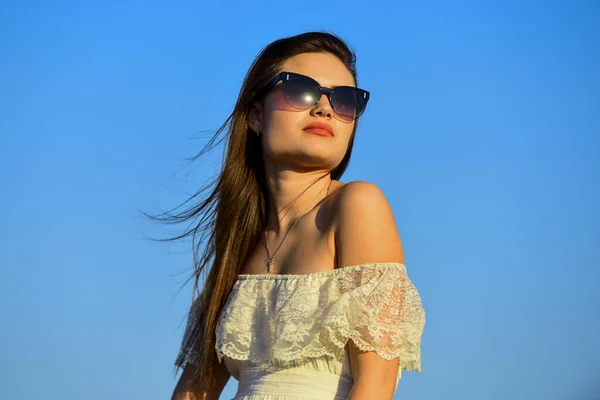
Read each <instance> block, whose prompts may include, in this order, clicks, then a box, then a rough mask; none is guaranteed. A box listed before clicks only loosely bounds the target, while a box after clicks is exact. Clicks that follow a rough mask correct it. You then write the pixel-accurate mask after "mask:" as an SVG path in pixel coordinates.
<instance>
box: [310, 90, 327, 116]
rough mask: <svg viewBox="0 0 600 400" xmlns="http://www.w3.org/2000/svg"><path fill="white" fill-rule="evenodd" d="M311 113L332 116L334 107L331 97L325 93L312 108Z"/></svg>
mask: <svg viewBox="0 0 600 400" xmlns="http://www.w3.org/2000/svg"><path fill="white" fill-rule="evenodd" d="M310 114H311V115H313V116H319V117H325V118H331V117H332V116H333V109H332V108H331V103H330V102H329V97H328V96H327V95H326V94H325V93H323V94H321V99H320V100H319V102H318V103H317V104H316V105H315V106H314V107H313V108H312V109H311V110H310Z"/></svg>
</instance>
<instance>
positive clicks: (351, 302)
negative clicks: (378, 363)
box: [330, 264, 425, 378]
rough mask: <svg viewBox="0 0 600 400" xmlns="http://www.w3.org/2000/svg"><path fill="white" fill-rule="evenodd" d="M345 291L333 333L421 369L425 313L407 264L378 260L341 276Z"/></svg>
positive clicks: (406, 367) (402, 366)
mask: <svg viewBox="0 0 600 400" xmlns="http://www.w3.org/2000/svg"><path fill="white" fill-rule="evenodd" d="M339 279H340V281H339V285H340V289H341V292H342V295H341V297H340V300H339V302H338V304H337V306H338V307H341V308H342V309H341V310H340V309H338V311H340V312H333V313H332V314H330V316H331V317H334V318H336V319H337V321H336V322H337V325H338V326H337V328H338V329H336V330H335V331H334V332H336V333H337V334H338V335H340V337H339V340H340V342H341V343H345V342H346V341H347V339H352V341H353V342H354V343H355V344H356V346H357V347H358V348H359V349H360V350H363V351H375V352H376V353H377V354H378V355H380V356H381V357H383V358H385V359H386V360H391V359H394V358H398V359H399V370H398V378H400V376H401V372H402V370H416V371H421V351H420V343H421V335H422V333H423V328H424V325H425V312H424V310H423V307H422V304H421V298H420V295H419V292H418V291H417V289H416V288H415V287H414V285H413V284H412V282H411V281H410V279H409V278H408V276H407V274H406V268H405V267H404V265H403V264H387V265H384V266H380V265H377V264H374V265H372V266H371V267H366V268H361V269H356V270H353V271H350V272H348V273H345V274H340V275H339Z"/></svg>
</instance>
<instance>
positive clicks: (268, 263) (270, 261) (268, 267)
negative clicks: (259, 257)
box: [267, 257, 273, 272]
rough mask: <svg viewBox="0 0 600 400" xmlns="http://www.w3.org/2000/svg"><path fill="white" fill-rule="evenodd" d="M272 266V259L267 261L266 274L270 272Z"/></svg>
mask: <svg viewBox="0 0 600 400" xmlns="http://www.w3.org/2000/svg"><path fill="white" fill-rule="evenodd" d="M272 265H273V257H269V258H268V259H267V272H271V266H272Z"/></svg>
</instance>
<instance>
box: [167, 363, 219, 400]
mask: <svg viewBox="0 0 600 400" xmlns="http://www.w3.org/2000/svg"><path fill="white" fill-rule="evenodd" d="M193 369H194V368H193V366H192V365H190V364H187V365H186V366H185V368H184V369H183V372H182V374H181V377H180V378H179V381H178V382H177V385H176V386H175V390H174V391H173V395H172V396H171V400H218V399H219V396H220V395H221V392H222V391H223V389H224V388H225V385H226V384H227V382H228V381H229V378H230V376H231V374H230V373H229V371H227V368H226V367H225V363H220V364H219V362H218V361H215V373H216V379H217V381H216V384H215V385H214V386H213V387H209V386H210V385H208V382H207V380H206V379H205V380H203V382H202V383H198V382H194V380H193V376H194V371H193Z"/></svg>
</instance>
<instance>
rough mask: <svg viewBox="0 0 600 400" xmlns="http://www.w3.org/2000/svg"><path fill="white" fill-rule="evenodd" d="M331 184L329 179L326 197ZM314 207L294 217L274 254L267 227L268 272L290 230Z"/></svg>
mask: <svg viewBox="0 0 600 400" xmlns="http://www.w3.org/2000/svg"><path fill="white" fill-rule="evenodd" d="M330 186H331V181H329V185H327V192H326V193H325V197H327V195H328V194H329V188H330ZM322 190H323V189H321V191H322ZM319 193H321V192H319ZM317 203H318V202H317ZM313 208H314V206H311V207H310V208H308V209H307V210H306V211H304V212H302V213H300V214H299V215H298V216H296V218H294V221H293V222H292V223H291V225H290V227H289V228H288V229H287V231H286V232H285V235H283V239H282V240H281V243H279V246H277V248H276V249H275V251H274V252H273V254H271V250H270V249H269V240H268V238H267V230H266V229H265V247H266V248H267V259H266V262H267V273H270V272H271V267H272V266H273V259H274V257H275V254H277V252H278V251H279V249H280V248H281V245H282V244H283V242H285V239H286V238H287V236H288V234H289V233H290V231H291V230H292V228H293V227H294V226H295V225H296V222H298V220H299V219H300V218H301V217H303V216H304V214H307V213H308V212H309V211H310V210H312V209H313Z"/></svg>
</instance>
